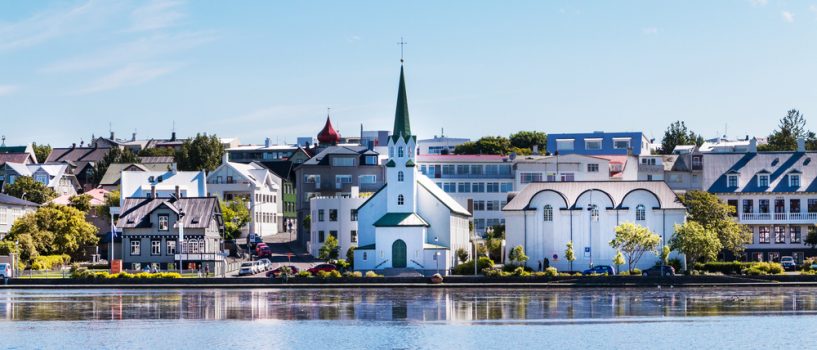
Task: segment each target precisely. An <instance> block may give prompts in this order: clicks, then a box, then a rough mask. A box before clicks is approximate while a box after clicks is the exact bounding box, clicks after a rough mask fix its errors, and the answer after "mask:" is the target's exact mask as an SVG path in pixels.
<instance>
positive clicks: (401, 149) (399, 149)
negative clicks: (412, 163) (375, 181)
mask: <svg viewBox="0 0 817 350" xmlns="http://www.w3.org/2000/svg"><path fill="white" fill-rule="evenodd" d="M403 156H404V155H403V146H400V147H397V158H403Z"/></svg>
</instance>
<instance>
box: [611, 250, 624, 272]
mask: <svg viewBox="0 0 817 350" xmlns="http://www.w3.org/2000/svg"><path fill="white" fill-rule="evenodd" d="M624 263H626V261H624V255H623V254H621V251H620V250H616V256H614V257H613V264H614V265H616V271H620V270H619V266H621V265H624Z"/></svg>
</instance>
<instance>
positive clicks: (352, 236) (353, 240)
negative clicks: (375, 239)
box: [349, 230, 357, 243]
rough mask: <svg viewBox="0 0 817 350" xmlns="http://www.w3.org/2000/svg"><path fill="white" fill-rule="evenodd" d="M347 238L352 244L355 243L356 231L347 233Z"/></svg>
mask: <svg viewBox="0 0 817 350" xmlns="http://www.w3.org/2000/svg"><path fill="white" fill-rule="evenodd" d="M349 236H350V237H351V239H352V243H357V230H352V232H350V233H349Z"/></svg>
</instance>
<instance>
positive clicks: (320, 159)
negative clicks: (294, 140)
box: [302, 146, 369, 165]
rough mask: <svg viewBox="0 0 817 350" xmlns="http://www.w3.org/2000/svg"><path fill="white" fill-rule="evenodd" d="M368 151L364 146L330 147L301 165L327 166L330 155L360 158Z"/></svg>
mask: <svg viewBox="0 0 817 350" xmlns="http://www.w3.org/2000/svg"><path fill="white" fill-rule="evenodd" d="M367 151H369V149H368V148H367V147H365V146H330V147H327V148H326V149H324V150H323V151H321V153H318V154H317V155H316V156H314V157H312V158H310V159H309V160H307V161H305V162H303V163H302V165H329V156H331V155H357V156H360V155H362V154H364V153H366V152H367Z"/></svg>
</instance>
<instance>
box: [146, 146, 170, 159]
mask: <svg viewBox="0 0 817 350" xmlns="http://www.w3.org/2000/svg"><path fill="white" fill-rule="evenodd" d="M139 156H140V157H174V156H176V150H174V149H173V148H170V147H151V148H144V149H142V150H141V151H139Z"/></svg>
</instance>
